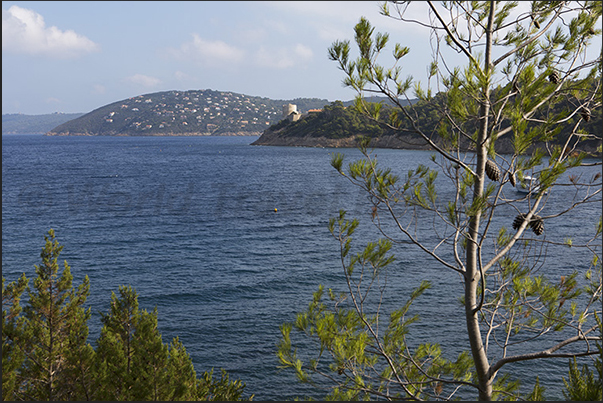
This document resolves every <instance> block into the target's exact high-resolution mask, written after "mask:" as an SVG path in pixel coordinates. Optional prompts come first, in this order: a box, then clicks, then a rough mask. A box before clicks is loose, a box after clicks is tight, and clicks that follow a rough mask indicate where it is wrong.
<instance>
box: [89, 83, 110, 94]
mask: <svg viewBox="0 0 603 403" xmlns="http://www.w3.org/2000/svg"><path fill="white" fill-rule="evenodd" d="M92 88H93V93H94V94H104V93H105V92H107V88H105V86H104V85H101V84H94V85H93V86H92Z"/></svg>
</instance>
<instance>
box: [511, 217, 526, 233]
mask: <svg viewBox="0 0 603 403" xmlns="http://www.w3.org/2000/svg"><path fill="white" fill-rule="evenodd" d="M526 216H527V214H524V213H520V214H519V215H518V216H517V217H515V219H514V220H513V229H514V230H518V229H519V227H520V226H521V224H522V223H523V222H524V221H525V219H526Z"/></svg>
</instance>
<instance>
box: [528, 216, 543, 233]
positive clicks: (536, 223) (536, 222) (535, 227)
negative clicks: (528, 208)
mask: <svg viewBox="0 0 603 403" xmlns="http://www.w3.org/2000/svg"><path fill="white" fill-rule="evenodd" d="M530 228H532V231H534V233H535V234H536V235H541V234H542V233H543V232H544V221H543V220H542V217H540V216H539V215H533V216H532V219H531V220H530Z"/></svg>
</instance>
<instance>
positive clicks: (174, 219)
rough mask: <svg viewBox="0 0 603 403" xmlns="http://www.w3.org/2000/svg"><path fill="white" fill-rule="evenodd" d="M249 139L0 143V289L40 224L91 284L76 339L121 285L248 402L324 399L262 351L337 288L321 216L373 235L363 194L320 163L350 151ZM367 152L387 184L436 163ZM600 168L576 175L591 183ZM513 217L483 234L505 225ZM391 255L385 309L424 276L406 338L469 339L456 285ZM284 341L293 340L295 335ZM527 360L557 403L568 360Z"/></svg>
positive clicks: (28, 254) (17, 138) (272, 352)
mask: <svg viewBox="0 0 603 403" xmlns="http://www.w3.org/2000/svg"><path fill="white" fill-rule="evenodd" d="M256 139H257V137H46V136H42V135H3V136H2V275H3V276H4V277H5V278H6V280H7V281H13V280H15V279H17V278H18V276H19V275H20V273H23V272H25V273H26V275H27V276H28V277H29V278H30V279H32V278H34V277H35V272H34V265H35V264H38V263H39V259H40V257H39V256H40V251H41V249H42V247H43V245H44V239H43V237H44V235H45V234H47V232H48V230H49V229H51V228H52V229H54V230H55V233H56V237H57V239H58V241H59V242H60V244H61V245H63V246H64V249H63V253H62V254H61V258H62V259H64V260H66V261H67V262H68V264H69V265H70V266H71V268H72V273H73V275H74V278H75V280H74V282H75V284H76V285H77V284H79V283H80V282H81V279H82V278H83V277H84V276H88V277H89V278H90V282H91V293H90V297H89V299H88V304H89V306H90V307H92V312H93V316H92V318H91V320H90V322H89V327H90V330H91V333H90V340H89V341H90V343H94V341H95V340H96V338H97V337H98V335H99V333H100V320H99V318H100V314H99V313H100V312H106V311H107V310H108V308H109V305H108V303H109V300H110V296H111V291H115V292H117V290H118V287H119V286H120V285H132V286H133V287H134V288H135V289H136V290H137V292H138V293H139V294H140V297H139V301H140V305H141V308H144V309H147V310H152V309H153V308H154V307H157V310H158V315H159V328H160V331H161V332H162V335H163V340H164V342H169V341H170V340H171V339H172V338H173V337H176V336H178V337H179V338H180V340H181V341H182V342H183V344H184V345H185V346H186V348H187V351H188V353H189V354H190V355H191V357H192V359H193V362H194V365H195V368H196V370H197V372H202V371H206V370H210V369H211V368H215V371H214V372H215V373H218V374H219V369H220V368H224V369H225V370H226V371H228V373H229V374H230V376H231V378H235V379H240V380H242V381H243V382H245V384H246V385H247V386H246V390H245V391H246V394H247V395H250V394H254V395H255V397H254V400H289V399H293V398H295V397H298V396H299V397H304V396H313V397H315V398H320V397H321V396H324V392H322V391H320V390H317V389H314V388H312V387H310V386H308V385H302V384H300V383H299V382H297V380H296V378H295V376H294V374H293V373H292V371H290V370H287V371H282V370H280V369H279V368H278V365H279V363H278V360H277V356H276V344H277V342H278V340H279V336H280V331H279V325H281V324H282V323H284V322H287V321H293V320H294V319H295V314H296V313H297V312H300V311H302V310H303V309H305V308H306V307H307V305H308V303H309V302H310V301H311V298H312V293H313V292H315V291H316V290H317V289H318V286H319V285H320V284H323V285H324V286H325V287H326V288H333V289H334V290H336V291H344V290H345V286H346V285H345V280H344V276H343V273H342V268H341V263H340V260H339V243H338V242H337V241H336V240H335V239H333V237H332V236H331V234H330V233H329V231H328V227H327V225H328V221H329V218H331V217H335V216H336V215H337V214H338V211H339V210H340V209H342V208H343V209H346V210H347V211H348V215H349V217H350V218H358V219H359V220H360V221H361V225H360V227H359V230H358V236H357V243H356V246H357V248H360V247H362V246H363V245H365V244H366V242H367V241H372V240H376V239H378V238H379V236H380V234H379V233H378V231H377V230H376V229H375V227H374V226H373V224H372V223H371V208H370V206H371V205H370V202H369V200H368V199H367V198H366V196H365V195H364V194H363V193H362V191H361V190H359V189H358V188H355V187H353V186H351V185H350V184H349V182H348V181H347V180H346V179H345V178H343V177H341V176H340V175H339V174H338V173H337V172H336V171H335V170H334V169H333V168H332V167H331V166H330V160H331V155H332V154H333V153H334V152H342V153H344V154H345V155H346V160H347V161H351V160H353V159H354V158H357V157H359V156H360V154H359V152H358V151H357V150H354V149H343V150H342V149H340V150H336V149H329V148H302V147H299V148H298V147H266V146H251V145H250V144H251V143H252V142H253V141H254V140H256ZM376 154H377V157H378V159H379V161H380V162H381V163H382V164H384V165H385V166H389V167H391V168H392V169H393V171H394V172H396V173H399V174H401V175H405V174H406V172H407V171H408V170H409V169H414V168H416V167H417V165H419V164H424V165H428V166H434V164H433V162H432V161H431V160H430V156H431V153H430V152H426V151H408V150H377V151H376ZM344 164H345V163H344ZM600 170H601V168H600V167H585V168H581V171H580V172H581V174H583V175H584V178H590V177H591V176H592V174H593V173H596V172H600ZM560 189H564V188H560ZM447 192H448V193H450V192H451V189H444V190H443V193H442V194H443V196H445V195H446V194H447ZM568 197H569V196H568V195H567V194H565V195H564V194H563V191H562V192H554V193H553V194H551V195H550V197H549V199H548V201H547V205H546V206H547V207H546V209H545V211H544V212H543V213H544V214H550V215H552V214H555V213H557V212H559V211H560V210H561V209H562V207H563V206H564V205H566V204H564V202H565V201H567V198H568ZM571 197H573V194H572V195H571ZM598 200H599V202H597V203H592V204H590V205H588V206H586V207H585V208H582V209H579V210H576V212H571V213H570V214H569V215H567V216H563V217H560V218H558V219H550V220H547V221H546V225H547V227H546V234H547V235H546V236H547V237H548V238H547V239H548V240H550V241H551V242H563V241H564V240H565V239H566V238H568V237H573V238H574V242H575V243H578V242H579V241H580V240H581V239H582V238H584V237H585V236H586V234H585V228H586V227H588V226H586V227H585V224H587V225H591V226H592V225H594V224H593V223H594V222H595V221H596V220H598V217H599V215H600V214H601V207H600V198H599V199H598ZM543 213H541V214H543ZM514 215H515V214H511V215H509V217H507V218H508V220H507V221H508V222H506V221H504V220H503V221H497V222H495V223H494V225H495V226H496V225H498V226H500V225H506V226H507V227H510V225H511V222H512V220H513V218H514ZM431 225H432V222H431V221H429V222H425V228H422V227H421V228H419V229H418V231H423V230H425V229H429V230H431V229H432V228H431V227H430V226H431ZM588 228H590V227H588ZM588 231H589V232H591V231H590V229H589V230H588ZM584 239H585V238H584ZM394 252H395V253H396V256H397V260H396V261H395V263H394V264H393V265H392V266H391V267H390V268H389V269H388V272H387V281H388V287H389V288H388V290H389V291H388V294H386V295H385V298H384V305H385V307H386V308H392V307H399V306H401V305H402V304H403V303H405V302H406V295H407V294H408V292H409V291H410V290H411V289H412V288H414V287H416V286H417V285H419V283H420V282H421V280H424V279H431V280H432V283H433V287H432V288H431V289H430V290H428V291H427V292H426V293H425V294H424V295H423V296H422V297H421V298H420V299H419V300H418V301H417V302H416V304H415V308H414V309H415V311H413V312H416V313H419V314H421V315H422V317H423V320H422V321H421V322H419V324H418V325H416V326H415V328H414V331H415V335H416V336H415V337H416V339H417V340H419V339H420V340H423V341H425V340H432V339H433V340H436V341H438V342H440V344H441V345H442V347H443V350H444V352H445V355H446V356H447V357H448V358H452V359H453V358H455V357H456V355H457V354H458V352H459V351H461V350H462V349H465V348H466V347H467V346H468V344H467V343H468V341H467V339H466V336H464V321H463V318H464V314H463V310H462V308H461V307H460V306H459V304H458V297H460V296H461V295H462V293H463V288H462V284H461V281H460V278H459V277H458V275H457V274H456V273H454V272H452V271H450V270H446V269H443V268H442V267H441V266H439V265H438V264H437V263H436V262H435V261H433V260H430V259H429V258H427V257H426V255H425V254H424V253H422V252H421V251H419V250H418V249H417V248H416V247H413V246H412V245H409V244H407V243H404V242H401V243H400V244H397V245H396V246H395V248H394ZM546 258H547V259H548V260H547V262H550V265H549V264H546V265H543V268H542V269H541V270H542V271H543V273H545V274H547V275H549V276H550V277H552V278H554V279H555V278H558V277H559V276H560V275H561V274H563V273H565V274H567V272H568V271H571V270H573V269H576V270H578V271H584V270H586V268H588V264H589V259H590V257H589V256H587V255H585V254H584V253H583V251H577V250H574V249H570V248H553V247H551V248H549V249H547V250H546ZM293 341H294V343H296V341H298V342H299V343H301V344H300V346H302V345H303V343H305V340H304V339H301V338H299V337H297V338H295V335H294V339H293ZM530 365H534V364H530ZM530 365H527V364H516V365H514V366H513V367H511V366H509V367H505V368H504V369H503V371H505V370H506V371H509V372H511V373H512V375H513V376H514V377H518V378H522V379H523V380H524V381H526V382H527V383H529V382H530V380H533V379H534V375H533V374H534V373H535V372H536V371H534V369H535V368H534V367H530ZM539 365H540V366H541V367H538V368H537V369H538V370H539V371H537V372H540V374H539V375H540V382H541V385H543V386H545V387H546V388H547V392H546V396H547V397H548V398H551V399H553V398H555V399H560V400H564V399H563V396H562V395H561V386H562V381H561V377H562V376H565V377H566V378H567V360H554V361H549V362H547V363H546V364H544V363H541V364H539ZM542 366H545V370H544V371H540V370H541V369H543V368H542Z"/></svg>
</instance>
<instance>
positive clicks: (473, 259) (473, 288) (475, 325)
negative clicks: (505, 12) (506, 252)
mask: <svg viewBox="0 0 603 403" xmlns="http://www.w3.org/2000/svg"><path fill="white" fill-rule="evenodd" d="M494 7H495V4H494V2H490V13H489V16H488V27H487V30H486V51H485V60H484V68H483V74H484V75H485V76H486V77H487V80H486V84H485V88H483V90H482V91H483V93H482V96H483V99H482V100H481V102H482V103H481V106H480V112H479V114H480V116H479V117H480V127H479V133H478V138H477V145H476V154H477V155H476V157H477V167H476V175H477V177H476V178H475V184H474V188H473V192H474V193H473V200H476V199H478V198H481V197H482V196H483V192H484V183H485V167H486V161H487V159H488V143H489V141H488V114H489V113H490V72H491V67H490V63H491V49H492V24H493V19H494ZM480 219H481V209H477V211H476V213H475V216H473V217H471V220H470V222H469V232H468V234H467V237H468V239H467V254H466V262H465V263H466V272H465V319H466V324H467V333H468V335H469V342H470V344H471V355H472V356H473V361H474V364H475V370H476V372H477V378H478V381H479V400H486V401H489V400H492V381H493V379H494V377H493V376H492V377H491V376H490V374H489V368H490V365H489V363H488V357H487V355H486V351H485V349H484V344H483V341H482V336H481V331H480V327H479V317H478V314H479V312H478V311H477V310H476V307H477V289H478V288H477V287H478V286H479V281H480V278H481V276H480V271H479V270H480V269H479V256H478V242H479V227H480Z"/></svg>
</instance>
